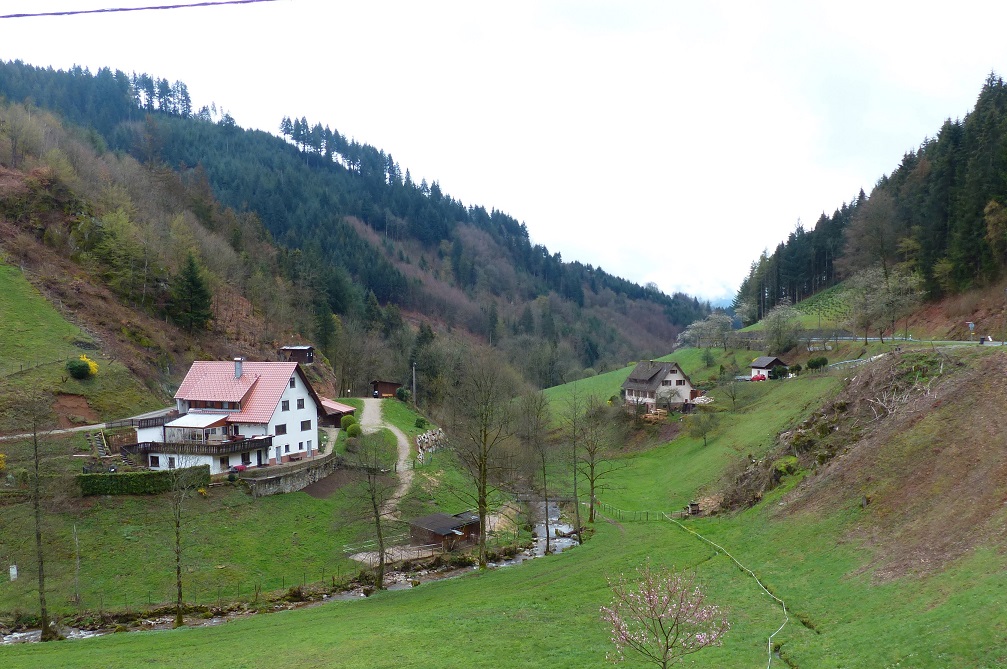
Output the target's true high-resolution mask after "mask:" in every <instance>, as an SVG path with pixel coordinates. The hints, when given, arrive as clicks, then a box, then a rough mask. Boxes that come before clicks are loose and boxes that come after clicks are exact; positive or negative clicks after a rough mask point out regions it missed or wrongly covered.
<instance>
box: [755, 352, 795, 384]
mask: <svg viewBox="0 0 1007 669" xmlns="http://www.w3.org/2000/svg"><path fill="white" fill-rule="evenodd" d="M749 367H750V368H751V370H752V375H751V377H749V378H753V379H754V378H755V377H756V376H759V375H762V376H765V377H766V378H767V379H768V378H769V373H770V372H771V371H773V367H787V363H785V362H783V361H782V360H780V359H779V358H774V357H773V356H770V355H764V356H761V357H758V358H756V359H755V360H753V361H752V364H750V365H749Z"/></svg>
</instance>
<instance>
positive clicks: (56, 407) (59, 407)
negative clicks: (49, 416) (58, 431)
mask: <svg viewBox="0 0 1007 669" xmlns="http://www.w3.org/2000/svg"><path fill="white" fill-rule="evenodd" d="M52 408H53V411H54V412H56V418H57V420H58V421H59V426H60V427H61V428H64V429H66V428H71V427H80V426H81V425H92V424H94V423H98V422H100V420H99V418H98V414H97V413H96V412H95V410H94V409H92V408H91V405H90V404H88V403H87V398H86V397H84V396H83V395H68V394H65V393H59V394H57V395H56V401H55V402H54V403H53V405H52Z"/></svg>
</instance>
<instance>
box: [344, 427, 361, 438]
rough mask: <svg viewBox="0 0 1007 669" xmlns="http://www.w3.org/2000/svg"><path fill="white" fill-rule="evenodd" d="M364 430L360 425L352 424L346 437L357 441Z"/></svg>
mask: <svg viewBox="0 0 1007 669" xmlns="http://www.w3.org/2000/svg"><path fill="white" fill-rule="evenodd" d="M363 432H364V429H363V428H362V427H360V423H352V424H351V425H350V426H349V427H348V428H346V436H347V437H349V438H350V439H356V438H357V437H359V436H360V435H361V434H363Z"/></svg>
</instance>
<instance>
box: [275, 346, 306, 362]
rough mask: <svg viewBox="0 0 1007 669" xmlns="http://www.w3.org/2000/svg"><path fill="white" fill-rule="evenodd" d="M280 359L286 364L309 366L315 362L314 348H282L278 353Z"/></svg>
mask: <svg viewBox="0 0 1007 669" xmlns="http://www.w3.org/2000/svg"><path fill="white" fill-rule="evenodd" d="M278 353H279V355H280V358H281V359H283V360H284V361H286V362H299V363H301V364H302V365H310V364H312V363H314V362H315V347H314V346H284V347H282V348H281V349H280V350H279V351H278Z"/></svg>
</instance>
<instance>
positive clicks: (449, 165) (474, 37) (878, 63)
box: [0, 0, 1007, 299]
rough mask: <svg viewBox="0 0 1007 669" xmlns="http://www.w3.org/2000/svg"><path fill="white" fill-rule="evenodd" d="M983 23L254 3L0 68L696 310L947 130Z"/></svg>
mask: <svg viewBox="0 0 1007 669" xmlns="http://www.w3.org/2000/svg"><path fill="white" fill-rule="evenodd" d="M195 1H196V0H170V2H171V4H177V3H183V2H195ZM150 4H169V1H168V0H166V1H165V2H161V3H158V2H144V1H143V0H105V1H104V2H102V0H74V1H72V2H71V1H62V0H4V1H3V2H0V14H9V13H15V12H40V11H58V10H65V9H82V8H101V7H124V6H144V5H150ZM1005 24H1007V3H1000V2H986V3H968V2H966V3H962V4H960V5H956V6H955V7H954V8H952V6H951V5H949V4H948V3H946V2H919V1H914V2H905V3H898V2H890V3H878V2H850V1H846V2H829V3H824V2H823V3H811V2H808V1H807V0H804V1H798V2H751V1H746V2H696V1H695V0H690V1H688V2H674V1H671V0H665V1H653V2H649V1H638V2H634V1H632V0H612V1H608V0H597V1H592V0H580V1H573V0H569V1H553V2H546V1H542V2H521V1H514V0H511V1H508V2H472V1H471V0H467V1H459V2H453V1H436V2H416V1H415V0H401V1H398V0H395V1H388V2H379V1H370V2H359V1H358V2H342V1H324V0H278V1H276V2H266V3H262V4H253V5H237V6H226V7H209V8H188V9H177V10H163V11H144V12H128V13H120V14H101V15H88V16H72V17H53V18H20V19H5V20H2V21H0V58H2V59H4V60H9V59H21V60H23V61H25V62H27V63H30V64H33V65H42V66H48V65H51V66H53V67H55V68H67V67H70V66H72V65H74V64H79V65H82V66H87V67H89V68H90V69H91V70H92V72H93V71H95V70H96V69H97V68H99V67H102V66H109V67H111V68H113V69H121V70H124V71H126V72H132V71H136V72H147V73H149V74H151V75H155V76H158V77H163V78H167V79H169V80H172V81H174V80H176V79H180V80H182V81H184V82H185V83H186V84H187V85H188V87H189V92H190V94H191V96H192V98H193V102H194V104H195V106H196V107H197V108H198V107H199V106H201V105H203V104H208V103H209V102H211V101H213V102H216V104H217V105H218V106H219V107H222V108H224V109H226V110H227V111H228V112H229V113H230V114H231V115H232V116H233V117H234V118H235V120H236V121H237V122H238V124H239V125H241V126H244V127H246V128H260V129H263V130H267V131H269V132H273V133H274V134H278V127H279V122H280V119H281V118H282V117H283V116H284V115H289V116H291V117H294V116H297V117H300V116H306V117H307V118H308V120H309V121H310V122H312V124H313V123H314V122H316V121H320V122H321V123H322V124H323V125H326V124H327V125H329V126H330V127H332V128H334V129H338V130H339V131H340V132H341V133H343V134H344V135H346V136H347V137H351V138H355V139H356V140H358V141H360V142H365V143H368V144H371V145H373V146H376V147H378V148H380V149H383V150H384V151H386V152H388V153H391V154H392V155H393V156H394V158H395V159H396V161H398V162H399V163H400V165H401V166H402V168H403V170H404V169H406V168H409V170H410V171H411V173H412V176H413V179H414V180H415V181H417V182H419V180H420V179H421V178H426V179H427V180H428V181H433V180H437V181H439V182H440V184H441V187H442V189H443V190H444V191H445V192H446V193H449V194H450V195H452V196H453V197H455V198H458V199H460V200H462V201H463V202H464V203H465V204H467V205H468V204H479V205H483V206H485V207H486V208H487V209H489V208H493V207H495V208H497V209H500V210H502V211H505V212H507V213H508V214H510V215H512V216H514V217H515V218H517V219H518V220H521V221H524V222H525V223H526V224H527V226H528V231H529V233H530V235H531V238H532V241H533V242H534V243H542V244H545V245H546V246H548V247H549V249H550V251H552V252H556V251H559V252H560V253H562V254H563V258H564V259H565V260H579V261H581V262H584V263H589V264H592V265H595V266H600V267H602V268H604V269H605V270H607V271H609V272H611V273H614V274H617V275H620V276H623V277H626V278H628V279H631V280H633V281H637V282H639V283H646V282H649V281H653V282H655V283H657V285H658V286H659V287H660V288H661V289H662V290H664V291H665V292H669V293H670V292H673V291H678V290H681V291H685V292H688V293H690V294H693V295H698V296H700V297H703V298H711V299H717V298H723V297H730V296H732V295H733V293H734V291H735V290H736V289H737V287H738V285H739V284H740V282H741V280H742V278H743V277H744V276H745V275H746V274H747V272H748V268H749V266H750V264H751V262H752V261H753V260H755V259H756V258H757V257H758V255H759V253H760V252H761V251H762V250H763V249H764V248H767V247H768V248H769V249H770V250H772V249H773V248H774V247H775V246H776V244H777V243H779V242H780V241H782V240H784V239H785V238H786V236H787V234H789V232H790V231H792V230H793V229H794V226H795V225H796V224H797V222H798V221H799V220H800V221H802V222H803V223H804V225H805V227H806V228H809V229H810V228H812V227H813V226H814V224H815V221H816V220H817V219H818V217H819V215H820V214H821V213H822V212H823V211H824V212H826V213H829V214H831V213H832V212H833V211H834V210H835V209H836V208H838V207H839V206H840V205H841V204H842V203H843V202H848V201H850V200H851V199H852V198H853V197H855V196H856V194H857V192H858V191H859V190H860V189H861V188H863V189H864V190H865V191H867V192H868V193H869V192H870V190H871V187H872V186H873V184H874V183H876V182H877V180H878V179H879V178H880V177H881V176H882V175H883V174H888V173H890V172H891V171H892V170H893V169H894V168H895V167H896V166H897V165H898V164H899V162H900V161H901V159H902V156H903V154H904V153H905V152H906V151H910V150H913V149H915V148H916V147H918V146H919V145H920V143H921V142H922V141H923V140H924V139H925V138H926V137H927V136H933V135H935V134H936V133H937V131H938V130H939V128H940V125H941V123H942V122H943V121H944V120H945V119H946V118H949V117H950V118H960V117H963V116H964V115H965V114H966V113H968V111H969V110H971V108H972V106H973V105H974V103H975V100H976V98H977V96H978V94H979V91H980V88H981V87H982V84H983V81H984V80H985V78H986V76H987V74H988V73H989V72H990V71H991V70H995V71H996V72H997V73H999V74H1005V73H1007V41H1005V40H1003V38H1002V30H1003V28H1002V27H1003V26H1004V25H1005Z"/></svg>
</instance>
